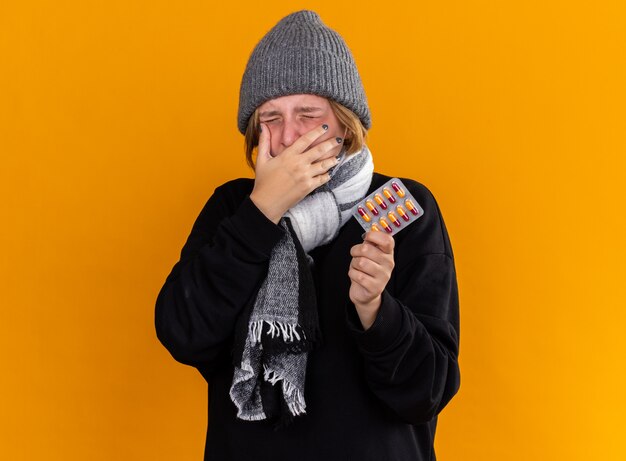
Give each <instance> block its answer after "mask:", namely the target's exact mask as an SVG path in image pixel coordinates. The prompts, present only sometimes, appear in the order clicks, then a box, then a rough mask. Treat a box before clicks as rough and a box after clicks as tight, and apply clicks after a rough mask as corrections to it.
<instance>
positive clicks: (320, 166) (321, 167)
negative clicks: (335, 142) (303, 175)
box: [311, 157, 339, 174]
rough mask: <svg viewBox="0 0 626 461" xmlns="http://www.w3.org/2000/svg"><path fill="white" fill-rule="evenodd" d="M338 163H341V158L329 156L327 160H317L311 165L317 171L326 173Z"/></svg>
mask: <svg viewBox="0 0 626 461" xmlns="http://www.w3.org/2000/svg"><path fill="white" fill-rule="evenodd" d="M338 163H339V160H337V158H336V157H331V158H327V159H325V160H321V161H319V162H316V163H314V164H313V165H311V167H312V168H313V169H314V171H316V172H317V174H323V173H326V172H327V171H328V170H330V169H331V168H332V167H334V166H335V165H337V164H338Z"/></svg>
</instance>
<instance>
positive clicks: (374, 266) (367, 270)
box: [350, 257, 385, 278]
mask: <svg viewBox="0 0 626 461" xmlns="http://www.w3.org/2000/svg"><path fill="white" fill-rule="evenodd" d="M350 267H352V268H354V269H356V270H358V271H361V272H363V273H364V274H367V275H370V276H371V277H374V278H376V277H377V276H383V275H384V273H385V271H384V269H383V267H382V266H381V265H380V264H378V263H377V262H376V261H373V260H371V259H368V258H363V257H357V258H352V261H351V262H350Z"/></svg>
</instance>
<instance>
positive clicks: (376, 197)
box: [374, 194, 387, 210]
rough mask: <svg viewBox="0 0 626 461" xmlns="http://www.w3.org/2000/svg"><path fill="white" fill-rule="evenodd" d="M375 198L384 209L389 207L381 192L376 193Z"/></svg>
mask: <svg viewBox="0 0 626 461" xmlns="http://www.w3.org/2000/svg"><path fill="white" fill-rule="evenodd" d="M374 200H376V203H378V204H379V205H380V207H381V208H382V209H383V210H386V209H387V204H386V203H385V201H384V200H383V198H382V197H381V196H380V194H376V195H374Z"/></svg>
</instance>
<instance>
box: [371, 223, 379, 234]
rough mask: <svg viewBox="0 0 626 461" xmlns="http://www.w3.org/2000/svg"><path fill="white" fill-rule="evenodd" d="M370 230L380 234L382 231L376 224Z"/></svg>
mask: <svg viewBox="0 0 626 461" xmlns="http://www.w3.org/2000/svg"><path fill="white" fill-rule="evenodd" d="M370 230H373V231H374V232H380V229H379V228H378V224H376V223H374V224H372V227H370Z"/></svg>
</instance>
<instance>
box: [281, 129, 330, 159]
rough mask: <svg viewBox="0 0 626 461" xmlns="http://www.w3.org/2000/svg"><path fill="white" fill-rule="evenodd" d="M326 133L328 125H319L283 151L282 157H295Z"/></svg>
mask: <svg viewBox="0 0 626 461" xmlns="http://www.w3.org/2000/svg"><path fill="white" fill-rule="evenodd" d="M327 131H328V125H326V124H324V125H320V126H318V127H317V128H313V129H312V130H311V131H309V132H307V133H304V134H303V135H302V136H300V137H299V138H298V139H296V140H295V141H294V143H293V144H292V145H291V146H289V148H288V149H285V151H284V152H283V155H285V154H288V155H295V154H301V153H302V152H304V151H305V150H306V149H307V147H309V146H310V145H311V144H313V143H314V142H315V141H316V140H317V139H318V138H319V137H320V136H323V135H324V134H325V133H326V132H327Z"/></svg>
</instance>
